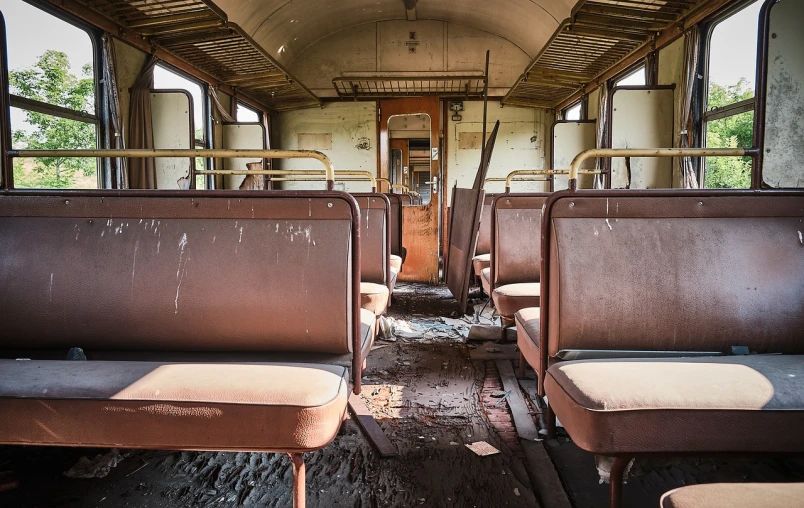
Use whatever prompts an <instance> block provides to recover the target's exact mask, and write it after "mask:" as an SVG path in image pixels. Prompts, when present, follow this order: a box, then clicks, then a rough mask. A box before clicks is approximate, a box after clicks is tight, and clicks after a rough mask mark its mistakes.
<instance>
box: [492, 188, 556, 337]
mask: <svg viewBox="0 0 804 508" xmlns="http://www.w3.org/2000/svg"><path fill="white" fill-rule="evenodd" d="M548 196H549V195H548V194H544V193H535V194H500V195H498V196H496V197H495V198H494V200H493V202H492V205H491V255H490V267H489V274H488V276H487V278H488V281H487V282H486V281H484V282H483V283H484V289H487V290H488V291H487V293H488V294H489V295H490V296H491V299H492V301H493V302H494V307H495V308H496V309H497V312H499V314H500V317H501V318H502V322H503V325H505V326H511V325H513V324H514V315H515V314H516V313H517V311H519V310H521V309H524V308H527V307H538V306H539V301H540V295H541V290H540V286H539V282H540V281H541V254H540V253H541V231H542V208H543V206H544V203H545V201H546V200H547V198H548ZM482 273H483V272H481V274H482Z"/></svg>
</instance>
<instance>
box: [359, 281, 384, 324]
mask: <svg viewBox="0 0 804 508" xmlns="http://www.w3.org/2000/svg"><path fill="white" fill-rule="evenodd" d="M389 297H390V291H389V290H388V286H386V285H384V284H375V283H374V282H361V283H360V306H361V307H362V308H364V309H366V310H370V311H371V312H373V313H374V314H375V315H377V316H381V315H383V314H385V311H386V310H387V309H388V299H389Z"/></svg>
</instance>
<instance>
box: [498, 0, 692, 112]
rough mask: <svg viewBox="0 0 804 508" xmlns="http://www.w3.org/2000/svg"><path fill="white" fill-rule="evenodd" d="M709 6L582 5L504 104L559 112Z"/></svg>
mask: <svg viewBox="0 0 804 508" xmlns="http://www.w3.org/2000/svg"><path fill="white" fill-rule="evenodd" d="M703 4H706V2H703V1H701V0H628V1H625V2H621V1H616V0H596V1H586V2H583V1H582V2H580V4H579V5H578V6H576V7H575V9H574V10H573V12H572V16H571V17H570V18H568V19H566V20H564V21H563V22H562V23H561V24H560V25H559V27H558V29H557V30H556V32H555V33H554V34H553V36H552V37H551V38H550V41H549V42H548V43H547V45H545V47H544V48H543V49H542V50H541V51H540V52H539V54H538V55H537V56H536V58H535V59H534V60H533V62H531V64H530V66H528V68H527V69H526V70H525V73H524V74H522V75H521V76H520V78H519V80H518V81H517V83H516V84H515V85H514V86H513V87H511V90H510V91H509V92H508V94H506V96H505V97H504V98H503V104H504V105H509V106H529V107H542V108H555V107H556V106H557V105H559V104H561V103H562V102H563V101H565V100H566V99H568V98H569V97H571V96H573V94H575V93H576V92H578V91H579V90H581V89H582V88H583V87H584V86H585V85H586V84H588V83H592V82H594V81H595V80H596V79H598V77H599V76H600V75H602V74H603V73H605V72H606V71H608V70H609V69H611V68H612V67H614V66H615V65H616V64H617V63H618V62H619V61H620V60H622V59H623V58H625V57H626V56H628V55H629V54H631V53H633V52H634V51H636V50H637V49H639V48H641V47H643V46H645V45H649V44H651V43H652V42H654V41H655V40H656V38H657V37H658V36H659V34H660V33H661V32H662V31H664V30H665V29H667V28H669V27H670V26H672V25H673V24H674V23H678V22H680V21H682V20H684V19H686V18H687V17H688V16H689V15H690V14H691V13H692V12H693V11H694V10H695V9H697V8H699V7H700V6H703ZM681 28H683V26H681Z"/></svg>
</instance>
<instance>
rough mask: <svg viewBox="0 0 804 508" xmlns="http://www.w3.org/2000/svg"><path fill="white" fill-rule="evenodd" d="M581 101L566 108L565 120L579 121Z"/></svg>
mask: <svg viewBox="0 0 804 508" xmlns="http://www.w3.org/2000/svg"><path fill="white" fill-rule="evenodd" d="M581 109H582V108H581V103H580V102H579V103H577V104H575V105H574V106H569V107H567V109H565V110H564V120H569V121H577V120H580V119H581Z"/></svg>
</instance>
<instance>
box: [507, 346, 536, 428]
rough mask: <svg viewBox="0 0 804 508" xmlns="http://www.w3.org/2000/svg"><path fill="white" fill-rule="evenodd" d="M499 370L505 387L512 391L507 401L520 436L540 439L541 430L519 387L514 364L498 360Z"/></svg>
mask: <svg viewBox="0 0 804 508" xmlns="http://www.w3.org/2000/svg"><path fill="white" fill-rule="evenodd" d="M497 370H498V371H499V372H500V378H501V379H502V382H503V389H504V390H505V391H506V392H510V395H508V400H507V402H508V407H509V409H510V410H511V415H512V416H513V417H514V425H516V431H517V433H518V434H519V437H521V438H522V439H525V440H527V441H536V440H537V439H540V438H539V430H538V429H537V428H536V424H535V423H533V418H532V417H531V416H530V411H529V410H528V404H527V403H526V402H525V398H524V397H523V396H522V391H521V390H520V389H519V382H518V381H517V380H516V375H515V374H514V366H513V365H511V362H510V360H497Z"/></svg>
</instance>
